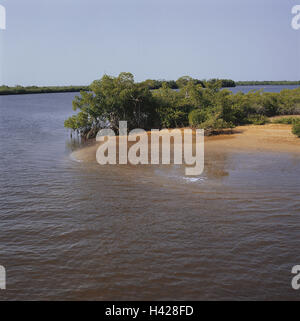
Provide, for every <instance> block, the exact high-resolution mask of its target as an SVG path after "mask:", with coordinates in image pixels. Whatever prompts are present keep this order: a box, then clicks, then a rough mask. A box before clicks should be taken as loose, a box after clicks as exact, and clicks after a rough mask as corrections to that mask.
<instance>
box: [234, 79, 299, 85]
mask: <svg viewBox="0 0 300 321" xmlns="http://www.w3.org/2000/svg"><path fill="white" fill-rule="evenodd" d="M236 85H237V86H267V85H273V86H280V85H290V86H292V85H295V86H297V85H300V80H299V81H288V80H283V81H237V82H236Z"/></svg>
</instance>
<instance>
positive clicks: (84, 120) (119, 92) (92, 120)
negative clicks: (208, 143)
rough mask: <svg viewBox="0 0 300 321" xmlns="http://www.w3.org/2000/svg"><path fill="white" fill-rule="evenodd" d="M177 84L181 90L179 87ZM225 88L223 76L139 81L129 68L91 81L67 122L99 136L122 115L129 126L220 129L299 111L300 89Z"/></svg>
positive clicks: (116, 127) (87, 132)
mask: <svg viewBox="0 0 300 321" xmlns="http://www.w3.org/2000/svg"><path fill="white" fill-rule="evenodd" d="M227 82H228V84H230V81H229V80H228V81H227ZM175 86H178V87H180V89H177V90H174V89H173V88H174V87H175ZM223 87H224V80H220V79H211V80H208V81H203V82H201V81H198V80H196V79H193V78H191V77H188V76H185V77H181V78H179V79H178V80H177V81H176V83H175V82H170V81H154V80H146V81H144V82H142V83H135V82H134V79H133V75H132V74H130V73H121V74H120V75H119V76H118V77H111V76H107V75H105V76H104V77H102V79H100V80H96V81H94V82H93V83H92V84H91V86H90V87H89V88H90V91H81V92H80V96H77V97H76V98H75V99H74V101H73V108H74V110H77V111H78V113H77V115H75V116H73V117H71V118H69V119H68V120H66V122H65V126H66V127H67V128H71V129H72V130H75V131H77V132H79V133H80V134H81V135H83V136H85V137H92V136H94V135H95V134H96V132H97V130H98V129H100V128H103V127H110V128H112V129H114V130H116V131H118V126H119V121H121V120H126V121H127V122H128V129H129V130H130V129H132V128H144V129H150V128H163V127H165V128H177V127H185V126H189V125H190V126H192V127H195V128H204V129H206V130H208V131H210V132H216V131H219V130H222V129H225V128H233V127H234V126H238V125H243V124H256V125H262V124H265V123H267V122H268V118H267V117H270V116H275V115H291V114H300V88H298V89H294V90H283V91H281V92H280V93H264V92H263V91H262V90H259V91H250V92H249V93H247V94H244V93H242V92H238V93H237V94H233V93H232V92H231V91H229V90H227V89H222V88H223ZM152 88H156V89H155V90H152Z"/></svg>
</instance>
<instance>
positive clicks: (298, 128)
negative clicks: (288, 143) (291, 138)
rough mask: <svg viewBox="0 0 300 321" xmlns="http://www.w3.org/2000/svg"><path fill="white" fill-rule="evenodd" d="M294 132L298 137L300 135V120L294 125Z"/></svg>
mask: <svg viewBox="0 0 300 321" xmlns="http://www.w3.org/2000/svg"><path fill="white" fill-rule="evenodd" d="M292 133H293V134H294V135H296V136H298V137H300V122H297V123H295V124H294V125H293V128H292Z"/></svg>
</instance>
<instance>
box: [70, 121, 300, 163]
mask: <svg viewBox="0 0 300 321" xmlns="http://www.w3.org/2000/svg"><path fill="white" fill-rule="evenodd" d="M291 128H292V126H291V125H282V124H267V125H263V126H255V125H251V126H240V127H236V128H235V129H234V132H233V134H225V135H218V136H211V137H205V151H206V152H210V151H212V152H213V151H221V150H223V151H231V152H278V153H281V152H283V153H300V138H298V137H296V136H295V135H293V134H292V132H291ZM98 146H99V143H96V142H94V143H91V144H90V146H87V147H84V148H82V149H79V150H77V151H75V152H73V153H72V157H73V158H75V159H77V160H80V161H87V162H95V161H96V159H95V154H96V150H97V147H98Z"/></svg>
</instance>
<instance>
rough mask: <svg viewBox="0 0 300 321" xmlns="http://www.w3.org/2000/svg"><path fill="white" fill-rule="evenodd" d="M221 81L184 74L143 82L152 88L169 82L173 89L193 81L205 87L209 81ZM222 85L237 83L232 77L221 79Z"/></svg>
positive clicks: (229, 85) (230, 85)
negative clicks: (167, 78) (173, 77)
mask: <svg viewBox="0 0 300 321" xmlns="http://www.w3.org/2000/svg"><path fill="white" fill-rule="evenodd" d="M216 81H219V79H209V80H205V79H204V80H199V79H194V78H191V77H189V76H183V77H180V78H178V79H177V80H176V81H175V80H153V79H147V80H145V81H143V82H142V83H141V84H142V85H143V86H145V87H148V88H149V89H151V90H154V89H159V88H161V87H162V85H163V84H167V86H168V87H169V88H171V89H180V88H183V87H185V86H186V85H187V84H188V83H189V82H192V83H193V84H194V85H201V86H202V87H203V88H205V87H207V84H208V83H211V82H216ZM220 81H221V84H222V85H221V86H222V87H223V88H226V87H235V86H236V84H235V82H234V81H233V80H231V79H220Z"/></svg>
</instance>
